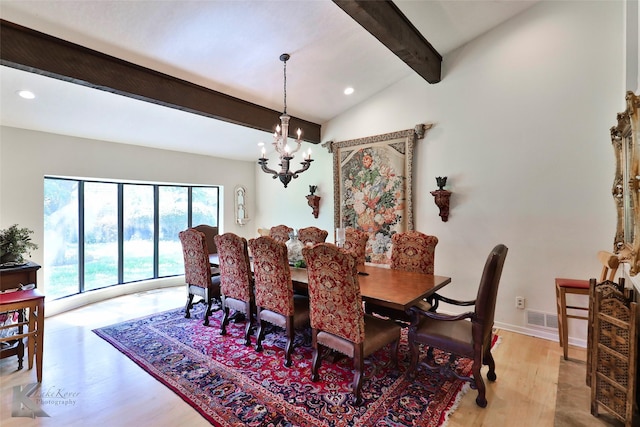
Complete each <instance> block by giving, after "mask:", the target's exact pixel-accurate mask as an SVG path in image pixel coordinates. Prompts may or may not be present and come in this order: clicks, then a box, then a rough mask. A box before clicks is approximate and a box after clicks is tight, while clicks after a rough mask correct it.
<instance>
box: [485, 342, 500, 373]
mask: <svg viewBox="0 0 640 427" xmlns="http://www.w3.org/2000/svg"><path fill="white" fill-rule="evenodd" d="M489 345H491V344H489ZM483 359H484V360H483V363H484V364H485V365H487V366H488V367H489V372H487V379H488V380H489V381H495V380H496V379H497V378H498V377H497V375H496V362H495V360H493V355H492V354H491V348H488V349H486V350H485V353H484V357H483Z"/></svg>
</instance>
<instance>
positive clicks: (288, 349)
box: [284, 316, 295, 367]
mask: <svg viewBox="0 0 640 427" xmlns="http://www.w3.org/2000/svg"><path fill="white" fill-rule="evenodd" d="M286 334H287V344H286V345H285V347H284V366H286V367H289V366H291V354H292V353H293V339H294V338H295V330H294V328H293V316H289V317H288V318H287V327H286Z"/></svg>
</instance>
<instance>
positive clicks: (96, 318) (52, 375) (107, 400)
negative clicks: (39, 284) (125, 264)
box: [0, 287, 584, 427]
mask: <svg viewBox="0 0 640 427" xmlns="http://www.w3.org/2000/svg"><path fill="white" fill-rule="evenodd" d="M184 301H185V290H184V288H183V287H179V288H169V289H163V290H157V291H149V292H144V293H140V294H134V295H128V296H124V297H119V298H114V299H112V300H108V301H104V302H101V303H97V304H93V305H91V306H87V307H84V308H80V309H77V310H74V311H71V312H68V313H64V314H61V315H58V316H54V317H50V318H47V319H46V323H45V331H46V333H45V348H44V360H45V361H44V374H43V382H42V387H41V394H42V399H43V400H44V402H43V403H42V405H41V407H42V408H43V409H44V411H45V412H46V413H47V415H49V417H39V418H36V419H29V418H24V417H13V416H12V414H11V410H12V401H13V400H14V391H15V390H14V388H15V387H18V388H19V387H22V386H25V385H27V384H30V383H35V382H36V376H35V369H32V370H28V369H26V366H25V369H23V370H22V371H16V368H17V362H16V359H15V357H12V358H8V359H3V360H1V361H0V394H1V395H0V425H1V426H2V427H12V426H20V427H28V426H65V427H66V426H83V427H85V426H103V427H110V426H138V427H141V426H154V427H162V426H190V427H191V426H205V425H209V424H208V423H207V422H206V421H205V420H204V418H202V417H201V416H200V414H198V413H197V412H196V411H195V410H194V409H193V408H191V406H189V405H188V404H186V403H185V402H184V401H182V399H180V398H179V397H178V396H177V395H176V394H174V393H173V392H172V391H170V390H169V389H168V388H167V387H165V386H163V385H162V384H160V383H159V382H158V381H156V380H155V379H154V378H152V377H151V376H150V375H149V374H147V373H146V372H144V371H143V370H142V369H141V368H139V367H138V366H137V365H135V364H134V363H133V362H132V361H130V360H129V359H128V358H127V357H125V356H124V355H122V354H121V353H120V352H119V351H118V350H116V349H115V348H114V347H112V346H111V345H110V344H108V343H107V342H106V341H104V340H102V339H101V338H99V337H98V336H97V335H95V334H94V333H93V332H92V329H95V328H98V327H102V326H107V325H110V324H113V323H117V322H121V321H124V320H128V319H132V318H136V317H141V316H144V315H147V314H152V313H154V312H159V311H164V310H168V309H172V308H176V307H179V306H181V305H182V304H183V303H184ZM498 335H499V336H500V338H501V342H500V344H499V345H498V347H497V348H496V349H495V350H494V352H493V354H494V357H495V360H496V374H497V375H498V380H497V381H496V382H495V383H489V382H487V399H488V401H489V405H488V406H487V408H485V409H482V408H479V407H477V406H476V404H475V398H476V395H477V393H476V391H475V390H470V391H469V392H468V393H466V395H465V396H464V397H463V398H462V399H461V401H460V405H459V407H458V409H457V411H456V412H455V413H454V414H453V415H452V417H451V419H450V421H449V424H448V426H449V427H463V426H464V427H467V426H512V425H514V426H515V425H518V426H532V427H533V426H535V427H544V426H553V423H554V411H555V401H556V386H557V379H558V369H559V361H560V356H561V350H560V347H559V346H558V343H557V342H551V341H547V340H543V339H538V338H532V337H528V336H524V335H520V334H515V333H512V332H508V331H502V330H501V331H498ZM570 356H571V357H575V358H582V359H584V350H581V349H575V348H572V349H571V354H570ZM25 365H26V363H25ZM483 374H486V368H484V369H483Z"/></svg>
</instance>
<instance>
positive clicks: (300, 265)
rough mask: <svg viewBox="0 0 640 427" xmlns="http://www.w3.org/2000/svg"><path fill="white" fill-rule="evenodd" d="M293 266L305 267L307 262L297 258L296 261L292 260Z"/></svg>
mask: <svg viewBox="0 0 640 427" xmlns="http://www.w3.org/2000/svg"><path fill="white" fill-rule="evenodd" d="M293 266H294V267H295V268H307V263H306V262H304V260H303V259H299V260H298V261H296V262H294V263H293Z"/></svg>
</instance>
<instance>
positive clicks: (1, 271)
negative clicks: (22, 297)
mask: <svg viewBox="0 0 640 427" xmlns="http://www.w3.org/2000/svg"><path fill="white" fill-rule="evenodd" d="M38 270H40V266H39V265H38V264H36V263H35V262H31V261H29V262H28V263H26V264H25V265H21V266H19V267H9V268H0V292H4V291H7V290H9V289H17V288H19V287H20V285H21V284H22V285H28V284H30V283H33V284H34V285H36V287H37V286H38V277H37V276H38V274H37V273H38Z"/></svg>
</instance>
